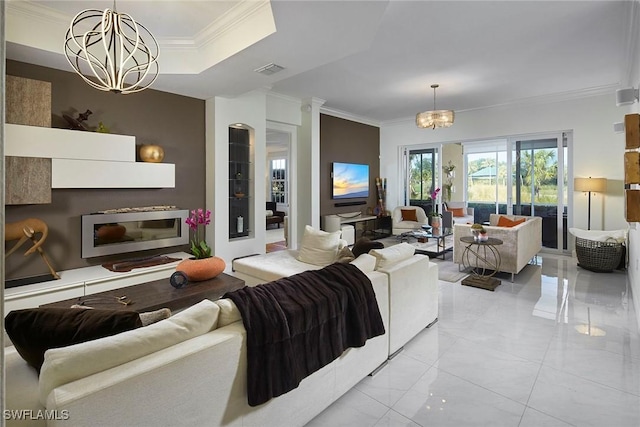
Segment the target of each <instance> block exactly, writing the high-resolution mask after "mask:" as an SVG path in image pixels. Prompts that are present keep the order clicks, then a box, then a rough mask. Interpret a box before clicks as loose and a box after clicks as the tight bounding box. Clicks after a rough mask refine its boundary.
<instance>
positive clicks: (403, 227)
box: [391, 206, 429, 235]
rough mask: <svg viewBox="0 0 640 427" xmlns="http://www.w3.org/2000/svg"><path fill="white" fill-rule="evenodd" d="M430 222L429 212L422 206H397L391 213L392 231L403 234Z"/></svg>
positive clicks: (395, 233)
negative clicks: (425, 211)
mask: <svg viewBox="0 0 640 427" xmlns="http://www.w3.org/2000/svg"><path fill="white" fill-rule="evenodd" d="M423 224H429V220H428V219H427V214H426V213H424V209H422V208H421V207H420V206H397V207H396V208H395V209H394V210H393V214H392V215H391V233H392V234H394V235H398V234H402V233H404V232H406V231H411V230H415V229H418V228H420V227H421V226H422V225H423Z"/></svg>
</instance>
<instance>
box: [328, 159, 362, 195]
mask: <svg viewBox="0 0 640 427" xmlns="http://www.w3.org/2000/svg"><path fill="white" fill-rule="evenodd" d="M331 177H332V178H333V179H332V182H333V192H332V193H331V197H332V199H334V200H335V199H353V198H357V197H369V165H359V164H355V163H340V162H334V163H333V171H332V173H331Z"/></svg>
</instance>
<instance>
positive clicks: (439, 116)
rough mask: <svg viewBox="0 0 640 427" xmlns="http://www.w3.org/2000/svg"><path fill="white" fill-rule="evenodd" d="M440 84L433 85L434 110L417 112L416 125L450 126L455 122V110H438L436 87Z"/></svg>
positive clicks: (423, 126)
mask: <svg viewBox="0 0 640 427" xmlns="http://www.w3.org/2000/svg"><path fill="white" fill-rule="evenodd" d="M439 86H440V85H437V84H434V85H431V88H432V89H433V110H431V111H425V112H424V113H418V114H416V125H417V126H418V127H419V128H431V129H435V128H448V127H449V126H451V125H452V124H453V119H454V113H453V110H436V89H437V88H438V87H439Z"/></svg>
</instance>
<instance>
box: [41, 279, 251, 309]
mask: <svg viewBox="0 0 640 427" xmlns="http://www.w3.org/2000/svg"><path fill="white" fill-rule="evenodd" d="M244 286H245V283H244V280H242V279H238V278H237V277H233V276H229V275H228V274H224V273H221V274H220V275H218V276H216V277H215V278H213V279H211V280H204V281H202V282H189V283H188V284H187V285H186V286H185V287H183V288H181V289H176V288H174V287H173V286H171V284H170V283H169V278H166V279H161V280H155V281H153V282H147V283H142V284H140V285H134V286H127V287H126V288H119V289H113V290H111V291H105V292H99V293H97V294H91V295H85V296H83V297H79V298H72V299H68V300H64V301H58V302H54V303H51V304H45V305H41V306H40V307H60V308H68V307H71V306H72V305H74V304H82V305H86V306H89V307H93V308H103V309H111V310H132V311H137V312H138V313H142V312H146V311H154V310H158V309H161V308H168V309H170V310H171V311H178V310H182V309H184V308H187V307H189V306H192V305H194V304H197V303H199V302H200V301H202V300H203V299H210V300H217V299H220V298H221V297H222V296H223V295H224V294H225V293H227V292H231V291H235V290H236V289H240V288H243V287H244ZM122 296H125V297H126V300H127V301H132V304H129V305H125V304H121V303H119V302H118V301H117V299H118V298H120V297H122Z"/></svg>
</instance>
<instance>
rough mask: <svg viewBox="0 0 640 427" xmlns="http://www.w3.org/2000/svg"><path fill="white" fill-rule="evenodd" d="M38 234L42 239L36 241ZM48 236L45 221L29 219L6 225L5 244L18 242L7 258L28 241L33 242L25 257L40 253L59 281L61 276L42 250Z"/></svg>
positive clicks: (7, 254)
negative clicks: (12, 241) (13, 241)
mask: <svg viewBox="0 0 640 427" xmlns="http://www.w3.org/2000/svg"><path fill="white" fill-rule="evenodd" d="M36 233H40V234H41V237H40V239H36V236H35V235H36ZM48 235H49V227H47V224H46V223H45V222H44V221H42V220H40V219H38V218H27V219H25V220H22V221H18V222H9V223H6V224H5V226H4V240H5V242H9V241H11V240H18V242H17V243H16V244H15V245H13V247H12V248H11V249H10V250H9V251H8V252H7V253H6V254H5V258H6V257H8V256H9V255H11V254H12V253H14V252H15V251H16V250H17V249H18V248H19V247H20V246H22V245H23V244H24V243H25V242H26V241H27V240H31V241H32V242H33V246H32V247H31V248H29V249H28V250H27V251H26V252H25V253H24V256H27V255H31V254H32V253H34V252H36V251H38V253H39V254H40V256H41V257H42V260H43V261H44V263H45V264H47V267H48V268H49V272H50V273H51V275H52V276H53V277H54V278H56V279H59V278H60V276H59V275H58V273H56V271H55V269H54V268H53V267H52V266H51V263H50V262H49V259H48V258H47V255H46V254H45V253H44V249H42V244H43V243H44V241H45V240H46V239H47V236H48Z"/></svg>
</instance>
